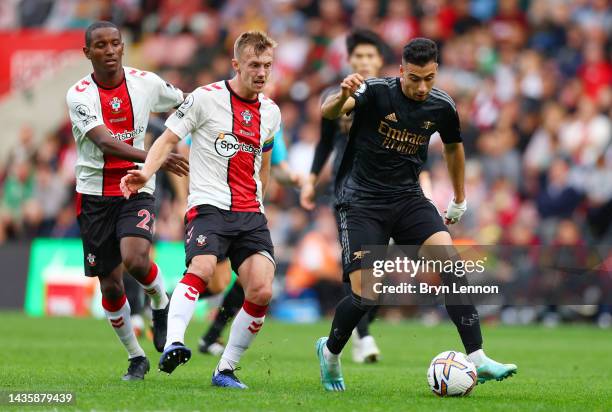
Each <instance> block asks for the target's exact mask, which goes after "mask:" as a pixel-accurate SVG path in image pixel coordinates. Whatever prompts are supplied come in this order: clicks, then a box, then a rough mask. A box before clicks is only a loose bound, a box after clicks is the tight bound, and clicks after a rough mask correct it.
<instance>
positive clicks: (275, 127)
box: [272, 105, 281, 137]
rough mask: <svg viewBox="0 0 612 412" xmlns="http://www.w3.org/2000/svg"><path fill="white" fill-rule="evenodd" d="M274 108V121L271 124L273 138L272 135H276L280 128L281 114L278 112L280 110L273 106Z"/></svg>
mask: <svg viewBox="0 0 612 412" xmlns="http://www.w3.org/2000/svg"><path fill="white" fill-rule="evenodd" d="M274 108H275V109H276V110H275V111H274V121H273V123H272V137H274V135H275V134H276V133H278V131H279V130H280V128H281V112H280V109H279V108H278V106H276V105H275V106H274Z"/></svg>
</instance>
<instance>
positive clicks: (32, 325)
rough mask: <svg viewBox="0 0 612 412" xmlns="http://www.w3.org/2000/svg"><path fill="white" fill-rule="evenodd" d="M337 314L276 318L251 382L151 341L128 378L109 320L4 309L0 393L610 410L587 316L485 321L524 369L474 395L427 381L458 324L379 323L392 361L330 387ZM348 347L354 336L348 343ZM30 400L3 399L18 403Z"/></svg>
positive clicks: (188, 407)
mask: <svg viewBox="0 0 612 412" xmlns="http://www.w3.org/2000/svg"><path fill="white" fill-rule="evenodd" d="M204 326H205V325H204V323H203V322H199V321H194V322H192V324H191V325H190V328H189V330H188V339H187V345H188V346H190V347H191V348H192V349H194V350H195V351H197V344H196V341H197V337H198V336H199V334H200V333H201V332H202V330H203V328H204ZM328 328H329V321H325V322H320V323H317V324H312V325H295V324H284V323H280V322H275V321H272V320H270V321H268V322H266V325H265V326H264V328H263V329H262V332H261V333H260V335H259V336H258V338H257V339H256V340H255V343H254V345H253V347H252V348H251V349H250V350H249V351H248V352H247V354H246V355H245V356H244V358H243V361H242V363H241V366H242V370H241V371H240V372H239V373H238V376H239V377H240V378H241V379H242V380H243V381H244V382H245V383H246V384H247V385H249V386H250V389H249V390H248V391H231V390H224V389H218V388H213V387H211V385H210V376H211V372H212V370H213V368H214V366H215V364H216V359H215V358H213V357H211V356H204V355H200V354H199V353H196V354H195V355H194V357H193V358H192V359H191V361H190V362H189V363H188V364H187V365H185V366H181V367H179V368H178V369H177V370H176V371H175V372H174V373H173V374H172V375H171V376H168V375H165V374H161V373H158V372H157V367H156V365H157V361H158V359H159V355H158V354H157V352H155V350H154V349H153V346H152V344H151V343H150V342H148V341H144V343H143V345H144V348H145V351H146V352H147V354H148V356H149V359H150V361H151V366H152V370H151V372H150V373H149V374H148V375H147V378H146V380H145V381H144V382H122V381H121V380H120V377H121V375H122V374H123V373H124V372H125V370H126V368H127V356H126V354H125V352H124V350H123V348H122V347H121V345H120V343H119V341H118V339H117V338H116V337H115V336H114V334H113V331H112V330H111V328H110V327H109V325H108V324H107V323H106V321H103V320H92V319H64V318H51V319H49V318H47V319H32V318H28V317H26V316H24V315H21V314H11V313H0V336H1V337H2V345H1V346H0V347H1V351H2V352H1V357H2V360H1V361H0V362H1V363H0V364H1V367H0V391H26V390H27V391H38V392H44V391H63V390H68V391H72V392H74V393H76V405H73V406H59V405H53V406H47V407H41V406H37V407H31V408H29V410H36V411H41V410H50V409H55V410H59V411H64V410H92V409H95V410H98V411H107V410H108V411H110V410H123V411H127V410H130V411H132V410H134V411H136V410H157V411H159V410H176V411H195V410H200V411H227V410H231V411H251V410H259V411H283V412H289V411H334V412H337V411H338V412H339V411H505V412H507V411H514V410H520V411H551V410H554V411H563V410H576V411H610V410H612V395H611V394H612V391H611V390H610V387H611V386H612V385H611V384H612V333H611V332H610V331H605V330H598V329H596V328H594V327H590V326H564V327H559V328H557V329H543V328H540V327H501V326H500V327H493V326H491V327H487V326H485V327H484V328H483V333H484V338H485V350H486V351H487V353H488V354H489V355H490V356H492V357H494V358H496V359H498V360H500V361H506V362H514V363H516V364H517V365H518V367H519V373H518V374H517V375H516V376H514V377H512V378H510V379H508V380H505V381H503V382H488V383H486V384H484V385H478V386H477V387H476V388H475V389H474V391H473V392H472V394H471V395H470V396H469V397H466V398H444V399H440V398H437V397H436V396H434V395H433V394H432V393H431V392H430V390H429V388H428V385H427V379H426V376H425V375H426V371H427V367H428V364H429V362H430V360H431V358H432V357H433V356H434V355H436V354H437V353H439V352H442V351H444V350H449V349H456V350H463V349H462V346H461V344H460V341H459V338H458V336H457V334H456V331H455V328H454V326H452V324H450V323H443V324H441V325H439V326H437V327H433V328H426V327H423V326H421V325H420V324H418V323H414V322H406V323H400V324H388V323H384V322H377V323H376V324H375V325H374V326H373V327H372V331H373V334H374V336H375V337H376V338H377V341H378V343H379V346H380V348H381V351H382V353H383V359H382V361H381V362H380V363H378V364H374V365H356V364H354V363H352V361H351V359H350V352H349V346H347V350H346V351H345V355H344V357H343V367H344V377H345V381H346V385H347V391H346V392H344V393H326V392H324V391H323V389H322V387H321V385H320V382H319V370H318V363H317V360H316V356H315V353H314V343H315V340H316V339H317V338H318V337H319V336H323V335H325V334H326V333H327V331H328ZM349 345H350V344H349ZM24 409H27V408H24V407H23V406H17V407H16V406H10V405H7V404H6V403H5V404H1V405H0V410H3V411H4V410H7V411H17V410H19V411H21V410H24Z"/></svg>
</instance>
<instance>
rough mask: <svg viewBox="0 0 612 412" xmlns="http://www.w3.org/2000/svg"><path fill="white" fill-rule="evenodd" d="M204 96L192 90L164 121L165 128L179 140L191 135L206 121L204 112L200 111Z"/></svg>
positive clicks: (198, 91) (197, 90)
mask: <svg viewBox="0 0 612 412" xmlns="http://www.w3.org/2000/svg"><path fill="white" fill-rule="evenodd" d="M203 99H204V95H203V93H202V92H201V91H200V90H199V89H196V90H194V91H193V92H192V93H191V94H190V95H189V96H187V98H186V99H185V101H184V102H183V104H181V105H180V107H179V108H178V109H176V111H175V112H174V113H172V115H171V116H170V117H168V120H166V127H167V128H168V129H170V130H171V131H172V132H173V133H174V134H176V135H177V136H178V137H179V138H181V139H184V138H185V137H186V136H187V135H189V134H191V133H193V131H194V130H196V129H197V128H198V127H200V126H201V125H202V124H204V122H205V121H206V120H207V115H206V114H205V111H204V110H202V109H201V108H202V105H203Z"/></svg>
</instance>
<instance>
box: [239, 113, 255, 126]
mask: <svg viewBox="0 0 612 412" xmlns="http://www.w3.org/2000/svg"><path fill="white" fill-rule="evenodd" d="M240 115H241V116H242V121H241V122H240V123H242V125H243V126H247V127H249V126H250V125H251V120H253V113H251V111H250V110H249V109H246V110H243V111H242V113H240Z"/></svg>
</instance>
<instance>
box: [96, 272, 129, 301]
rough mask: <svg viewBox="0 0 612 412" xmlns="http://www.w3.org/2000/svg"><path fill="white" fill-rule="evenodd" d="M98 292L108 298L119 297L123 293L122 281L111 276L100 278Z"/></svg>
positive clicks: (115, 298) (114, 298)
mask: <svg viewBox="0 0 612 412" xmlns="http://www.w3.org/2000/svg"><path fill="white" fill-rule="evenodd" d="M100 292H101V293H102V296H103V297H104V298H105V299H108V300H117V299H120V298H121V297H122V296H123V295H124V294H125V292H124V290H123V284H122V282H121V281H120V280H119V279H115V278H112V277H107V278H100Z"/></svg>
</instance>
